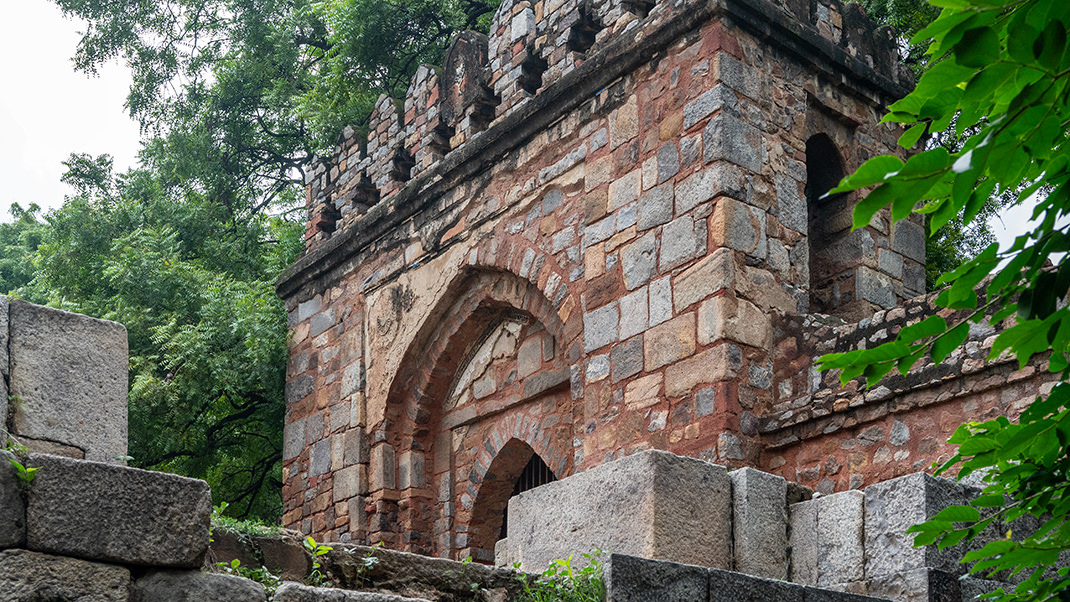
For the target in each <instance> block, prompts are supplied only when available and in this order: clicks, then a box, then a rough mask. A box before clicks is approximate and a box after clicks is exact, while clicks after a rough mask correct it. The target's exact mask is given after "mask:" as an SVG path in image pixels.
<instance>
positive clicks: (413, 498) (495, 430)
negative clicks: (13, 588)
mask: <svg viewBox="0 0 1070 602" xmlns="http://www.w3.org/2000/svg"><path fill="white" fill-rule="evenodd" d="M893 40H894V38H893V36H892V34H891V32H890V31H889V30H887V28H875V27H874V25H873V24H872V22H870V21H869V20H868V19H867V18H866V17H865V15H864V14H862V12H861V10H860V9H859V8H858V5H857V4H847V5H844V4H841V3H839V2H837V1H835V0H832V1H829V2H818V3H809V2H796V1H794V0H791V1H788V0H785V1H783V2H771V1H767V0H748V1H745V2H744V1H742V0H719V1H706V0H663V1H660V2H616V1H611V0H599V1H587V2H578V1H573V0H539V1H536V2H528V1H506V2H504V3H503V4H502V6H501V8H500V9H499V11H498V13H497V14H496V15H495V18H494V21H493V24H492V28H491V34H490V36H489V38H488V37H483V36H480V35H479V34H475V33H471V32H468V33H464V34H462V35H460V36H459V37H458V38H457V39H456V40H455V41H454V43H453V45H452V46H451V48H450V50H449V52H448V54H447V58H446V64H445V65H444V67H443V68H442V70H441V71H439V70H436V69H431V68H422V69H420V70H419V71H418V72H417V74H416V76H415V77H414V81H413V85H412V86H411V88H410V91H409V94H408V95H407V97H406V98H405V99H404V100H403V101H395V100H393V99H388V98H385V97H384V98H382V99H380V101H379V103H378V104H377V109H376V112H375V113H374V114H373V115H372V118H371V124H370V133H369V134H368V136H367V138H365V137H364V136H363V135H362V134H360V133H358V132H357V131H356V130H353V129H349V130H347V131H346V132H345V133H344V135H343V138H342V140H341V141H340V145H339V148H338V149H337V151H336V152H335V154H334V155H332V156H331V157H328V158H325V159H324V160H323V161H322V163H320V164H319V165H318V166H317V167H315V168H314V169H313V170H312V171H311V172H310V174H309V178H308V198H307V205H308V210H309V225H308V230H307V235H306V244H307V247H306V250H305V253H304V254H303V255H302V257H301V258H299V259H298V260H297V262H296V263H295V264H294V265H293V266H292V267H291V268H290V269H288V270H287V271H286V272H285V273H284V274H283V275H282V276H281V277H280V279H279V281H278V283H277V289H278V292H279V294H280V295H281V296H282V297H283V298H284V299H285V301H286V304H287V309H288V311H289V320H290V323H289V326H290V329H291V333H292V338H291V349H290V363H289V366H288V382H287V415H286V427H285V446H284V451H283V462H284V469H283V470H284V472H283V478H284V483H285V484H284V488H283V499H284V516H283V522H284V524H285V525H286V526H288V527H292V528H295V529H299V530H301V531H302V532H304V533H312V534H316V535H317V536H321V537H323V538H326V539H329V540H339V541H354V542H361V543H377V542H384V543H386V544H387V545H388V546H390V547H392V548H395V549H400V550H406V551H412V552H419V553H424V554H433V555H438V556H444V557H450V558H464V557H475V558H476V559H478V560H481V561H486V562H489V561H491V560H492V558H493V549H494V546H495V544H496V542H497V541H498V540H499V539H500V538H501V536H502V533H503V530H504V527H505V526H506V520H505V509H506V506H507V504H508V501H509V499H510V498H511V497H512V496H513V494H514V493H515V492H516V489H515V488H516V487H518V486H519V485H518V484H517V483H518V479H519V478H520V477H521V476H522V475H523V474H525V470H526V467H527V466H528V462H529V460H530V459H531V458H532V457H533V456H538V458H539V459H540V460H542V462H543V463H544V464H545V465H546V466H547V467H548V468H549V469H550V471H552V472H553V476H554V477H556V478H561V477H565V476H567V475H570V474H574V473H578V472H582V471H585V470H587V469H590V468H593V467H596V466H599V465H601V464H603V463H605V462H608V461H611V460H613V459H616V458H620V457H623V456H627V455H630V454H632V453H634V452H636V451H640V450H644V449H663V450H667V451H671V452H673V453H676V454H679V455H685V456H691V457H695V458H701V459H706V460H711V461H717V462H719V463H722V464H725V465H728V466H729V467H731V468H736V467H740V466H761V467H764V468H765V469H767V470H773V471H777V472H780V473H782V474H785V475H786V476H790V477H791V478H792V479H793V480H794V479H796V478H797V479H800V480H802V481H804V482H806V483H807V484H809V485H811V486H814V487H816V488H818V489H819V490H822V491H831V490H843V489H847V488H849V487H860V486H863V485H866V484H869V483H872V482H875V481H876V480H878V479H882V478H887V477H888V476H890V475H894V474H900V473H901V472H903V471H907V472H912V471H914V470H917V469H918V467H919V466H923V465H925V464H927V463H928V462H929V461H931V460H934V459H936V458H937V457H939V455H940V454H942V453H944V448H943V447H941V445H942V444H940V443H939V442H938V441H942V439H941V438H943V439H946V436H947V435H949V434H950V431H949V428H950V425H951V422H952V421H953V420H960V418H961V417H965V416H967V415H971V413H973V412H976V415H980V414H981V413H983V412H986V411H994V410H995V409H996V408H997V407H998V406H999V404H1000V403H1003V404H1004V406H1012V405H1014V403H1015V402H1014V401H1004V400H1001V401H1000V402H998V403H995V405H993V403H994V402H993V396H999V397H1014V396H1015V395H1019V396H1020V397H1022V398H1025V396H1027V395H1029V394H1031V391H1032V390H1033V389H1029V390H1027V389H1028V387H1027V386H1026V385H1025V384H1022V385H1021V386H1019V384H1018V383H1015V384H1012V385H1009V386H1004V385H1005V384H1006V383H1005V381H999V382H997V381H998V379H999V378H1000V377H999V374H1003V372H1001V371H1006V367H1005V366H1004V365H1002V364H998V363H997V364H994V365H992V366H989V367H984V368H982V369H981V371H980V372H978V373H977V374H974V375H972V376H967V377H964V379H961V380H955V379H954V378H951V377H948V378H947V379H945V380H943V381H940V383H941V384H940V385H938V386H937V388H939V387H944V388H943V389H941V392H940V394H941V397H940V399H941V402H940V403H941V404H942V405H940V406H939V407H937V406H935V405H933V404H930V403H928V402H927V401H926V402H924V403H923V402H922V398H924V396H925V395H927V394H928V392H931V391H932V390H934V389H933V386H930V385H928V384H917V385H913V384H912V385H910V386H905V385H904V386H903V387H901V392H902V397H896V396H895V394H894V393H888V394H887V395H888V397H885V396H884V395H885V393H884V392H882V391H879V390H875V391H872V392H860V390H859V389H858V388H857V384H856V385H852V387H853V388H852V387H848V388H847V389H845V390H844V391H843V392H841V391H838V390H836V391H831V392H830V391H827V390H826V389H829V387H831V381H830V382H829V384H826V383H825V382H824V381H822V380H821V378H827V377H818V376H814V374H813V373H812V372H811V370H810V366H811V364H812V361H811V360H812V359H813V357H815V354H817V353H819V352H821V350H823V349H825V348H829V349H831V348H834V347H835V346H836V345H841V346H848V345H854V344H858V340H856V339H854V338H852V336H854V335H852V334H850V333H851V332H857V333H859V334H858V336H862V333H868V331H867V330H866V327H865V326H863V327H861V328H857V329H855V330H853V331H852V329H851V328H850V327H847V326H844V327H843V328H842V329H841V330H840V331H836V332H837V333H838V334H837V335H836V336H840V339H838V341H839V342H836V341H833V340H832V339H831V338H830V337H832V336H833V335H832V332H833V331H832V330H827V331H823V330H821V329H822V328H824V326H822V324H823V320H824V318H819V317H818V316H817V315H816V314H813V313H811V308H812V307H818V308H820V309H821V310H822V311H825V312H828V313H831V314H833V315H835V316H837V317H838V318H840V319H842V320H849V321H851V322H857V321H858V320H860V319H864V320H870V323H872V321H873V319H874V315H875V314H878V315H881V316H885V317H888V316H892V315H893V313H892V312H894V311H896V310H894V309H893V308H895V307H896V306H897V304H900V303H906V302H907V301H908V300H909V299H912V298H914V297H916V296H917V295H919V294H920V293H922V289H923V287H924V232H923V229H922V226H921V224H920V223H919V222H914V221H906V222H902V223H900V224H898V225H897V226H895V227H892V226H891V225H890V220H889V219H888V216H887V215H886V214H883V213H882V214H878V216H877V217H876V218H875V219H874V220H873V222H872V223H871V224H869V225H868V226H867V227H865V228H862V229H859V230H857V231H855V232H850V229H849V225H850V219H849V218H850V207H851V204H852V202H853V200H855V197H850V196H848V197H839V198H837V199H831V200H826V199H822V198H820V197H821V192H822V191H821V190H818V189H817V187H818V185H819V183H821V182H826V181H828V180H829V179H830V178H835V177H837V176H835V174H842V173H847V172H850V171H851V170H853V169H854V168H856V167H857V166H858V165H860V164H861V163H862V162H863V161H865V160H866V159H868V158H869V157H871V156H874V155H876V154H881V153H887V152H899V150H898V149H897V148H896V146H895V142H896V140H897V136H898V131H896V129H895V128H892V127H890V126H885V125H877V124H878V121H879V116H880V114H881V112H882V111H883V109H884V107H885V106H887V104H888V103H890V102H891V101H892V100H894V99H895V98H897V97H898V96H899V95H901V94H903V93H904V92H905V91H906V90H907V89H908V87H909V85H910V78H909V75H908V74H907V73H906V72H905V71H904V70H902V69H901V68H900V67H899V66H898V65H897V62H896V55H895V45H894V41H893ZM880 312H887V313H880ZM881 319H882V320H883V319H885V318H883V317H882V318H881ZM844 324H846V323H845V322H844ZM865 336H866V337H869V336H870V335H869V334H866V335H865ZM867 340H868V339H867ZM982 373H983V374H985V375H988V374H991V375H992V378H993V379H996V380H991V379H989V380H985V379H988V378H989V377H988V376H981V374H982ZM1015 378H1017V376H1016V377H1015ZM977 379H981V380H984V382H987V383H989V384H990V385H991V386H992V387H995V388H993V389H992V390H991V391H990V392H988V393H984V392H979V391H978V392H977V393H978V394H979V395H980V397H979V398H977V399H974V400H972V401H971V399H972V398H970V397H969V394H970V391H971V390H972V389H971V388H976V387H979V386H981V385H979V384H977V383H975V382H974V380H977ZM1030 383H1032V381H1030ZM1029 386H1035V387H1039V385H1037V384H1035V383H1034V384H1030V385H1029ZM1011 389H1014V391H1015V392H1009V391H1010V390H1011ZM1019 389H1020V391H1019ZM912 395H913V397H911V396H912ZM891 399H901V400H902V401H899V402H894V401H890V400H891ZM895 403H898V404H901V405H896V406H895V407H894V408H892V407H891V406H892V404H895ZM852 404H853V405H852ZM833 406H834V407H833ZM840 406H844V407H843V408H840ZM882 407H884V408H885V410H884V413H883V414H881V411H882V410H881V409H880V408H882ZM926 408H928V409H926ZM949 408H954V411H952V410H950V409H949ZM911 411H915V413H914V414H909V416H908V414H907V413H908V412H911ZM933 412H937V414H933ZM945 414H947V415H948V416H949V417H948V418H946V419H945V418H944V415H945ZM841 416H842V418H841ZM852 416H853V417H852ZM826 418H827V419H828V421H826V420H825V419H826ZM881 420H885V422H881ZM897 423H902V424H904V425H905V428H906V429H907V431H908V433H907V434H904V431H903V428H904V427H900V426H897ZM856 427H857V428H856ZM865 429H870V430H865ZM878 431H879V436H878ZM822 437H824V438H822ZM865 437H870V438H873V437H876V438H877V439H881V444H880V445H872V446H871V445H869V444H868V441H869V440H868V439H864V438H865ZM903 441H906V442H909V443H907V444H905V445H907V447H910V451H909V453H907V455H906V456H904V455H903V454H902V452H903V451H904V450H903V449H900V448H901V447H903V445H904V443H903ZM934 441H937V443H934ZM852 446H854V447H852ZM859 454H861V455H859ZM887 456H891V460H888V461H885V459H886V457H887ZM897 456H899V457H898V458H897ZM795 471H797V473H798V474H794V472H795Z"/></svg>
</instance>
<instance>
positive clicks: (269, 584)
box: [216, 558, 282, 595]
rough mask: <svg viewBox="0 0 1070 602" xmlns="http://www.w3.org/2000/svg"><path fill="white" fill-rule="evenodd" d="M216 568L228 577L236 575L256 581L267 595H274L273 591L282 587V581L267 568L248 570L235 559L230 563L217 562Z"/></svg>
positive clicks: (248, 568)
mask: <svg viewBox="0 0 1070 602" xmlns="http://www.w3.org/2000/svg"><path fill="white" fill-rule="evenodd" d="M216 566H217V567H219V570H220V572H223V573H227V574H228V575H237V576H238V577H245V578H246V579H251V580H253V581H256V582H257V583H259V584H260V585H263V586H264V589H265V590H267V593H268V595H271V594H273V593H275V590H276V589H278V588H279V586H280V585H282V579H280V578H279V576H278V575H276V574H274V573H272V572H271V571H269V570H268V569H267V567H260V568H255V569H254V568H250V567H246V566H242V565H241V561H240V560H238V559H237V558H235V559H234V560H231V561H230V562H217V563H216Z"/></svg>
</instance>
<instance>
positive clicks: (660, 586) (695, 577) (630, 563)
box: [602, 554, 709, 602]
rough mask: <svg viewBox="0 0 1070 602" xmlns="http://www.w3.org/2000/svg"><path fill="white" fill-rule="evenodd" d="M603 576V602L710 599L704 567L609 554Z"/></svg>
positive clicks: (681, 601)
mask: <svg viewBox="0 0 1070 602" xmlns="http://www.w3.org/2000/svg"><path fill="white" fill-rule="evenodd" d="M602 575H603V579H604V580H605V585H606V602H646V601H647V600H658V601H664V602H703V601H704V600H708V599H709V598H708V595H709V594H708V592H709V573H708V572H707V569H706V568H704V567H699V566H692V565H688V564H678V563H675V562H666V561H663V560H647V559H644V558H636V557H635V556H626V555H623V554H611V555H610V557H609V561H608V562H607V563H606V566H605V569H604V572H603V573H602Z"/></svg>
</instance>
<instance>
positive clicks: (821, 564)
mask: <svg viewBox="0 0 1070 602" xmlns="http://www.w3.org/2000/svg"><path fill="white" fill-rule="evenodd" d="M864 497H865V496H864V494H863V493H862V492H861V491H843V492H840V493H834V494H832V495H828V496H824V497H819V498H817V499H814V500H808V501H803V502H799V503H796V504H792V505H791V555H792V563H791V564H792V580H793V581H795V582H797V583H803V584H806V585H817V586H820V587H831V586H834V585H838V584H842V583H850V582H856V581H861V580H862V579H863V578H864V577H865V573H864V570H863V569H864V566H865V554H864V547H863V537H864V529H863V524H864V523H863V514H864V512H863V505H864V504H863V502H864Z"/></svg>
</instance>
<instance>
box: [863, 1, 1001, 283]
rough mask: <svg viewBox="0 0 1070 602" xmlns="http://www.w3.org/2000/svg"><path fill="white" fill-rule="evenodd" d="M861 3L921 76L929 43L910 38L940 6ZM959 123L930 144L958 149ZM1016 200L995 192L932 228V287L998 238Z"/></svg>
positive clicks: (928, 270)
mask: <svg viewBox="0 0 1070 602" xmlns="http://www.w3.org/2000/svg"><path fill="white" fill-rule="evenodd" d="M860 4H861V5H862V7H863V8H864V9H865V11H866V14H867V15H869V16H870V17H872V18H873V19H874V20H876V21H877V22H878V23H881V24H883V25H890V26H892V27H894V28H895V31H896V34H897V35H898V39H899V50H900V59H901V61H902V62H903V64H905V65H907V66H908V67H910V69H911V70H912V71H913V72H914V75H915V76H916V77H921V76H922V74H924V72H925V65H926V62H927V61H926V52H925V51H926V49H927V48H928V45H927V44H925V43H924V40H919V41H918V42H911V41H910V40H911V38H913V37H914V36H915V35H917V33H918V32H920V31H921V30H923V29H925V28H926V27H928V26H929V24H930V23H932V22H933V20H935V19H936V17H937V16H939V14H940V8H939V7H938V6H934V5H932V4H929V3H928V2H927V1H926V0H860ZM955 126H956V123H951V124H949V125H948V127H947V128H946V129H945V130H944V131H942V132H930V136H929V138H928V140H927V144H928V145H930V146H933V145H937V144H939V145H941V146H943V147H944V148H946V149H947V150H948V151H949V152H955V151H956V150H958V149H959V148H960V147H961V146H962V144H963V143H964V140H965V139H964V137H963V135H960V134H959V133H956V127H955ZM964 133H966V134H972V133H973V131H972V128H967V129H966V131H965V132H964ZM1013 200H1014V199H1013V197H1012V196H1011V195H1009V194H1004V195H993V196H992V197H990V198H989V200H988V202H986V203H985V204H984V206H983V207H981V209H980V211H979V212H978V215H977V217H976V218H975V219H973V220H971V221H970V223H969V224H964V223H962V220H960V219H958V218H955V219H952V220H950V221H948V222H947V223H946V224H944V225H943V226H941V227H939V228H937V229H935V230H934V231H933V232H932V235H931V236H929V237H928V238H927V239H926V241H925V258H926V262H925V284H926V288H927V289H928V290H933V288H935V286H936V281H937V280H939V278H940V276H941V275H942V274H943V273H944V272H950V271H951V270H953V269H955V268H956V267H958V266H960V265H962V264H963V262H965V261H967V260H969V259H971V258H973V257H976V256H977V255H978V254H980V253H981V251H983V250H984V249H985V247H987V246H988V245H990V244H992V243H994V242H996V236H995V234H993V233H992V228H991V225H990V223H991V222H992V220H993V219H998V218H999V216H998V213H999V211H1000V209H1003V208H1004V207H1006V206H1007V205H1009V204H1010V203H1011V202H1013Z"/></svg>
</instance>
